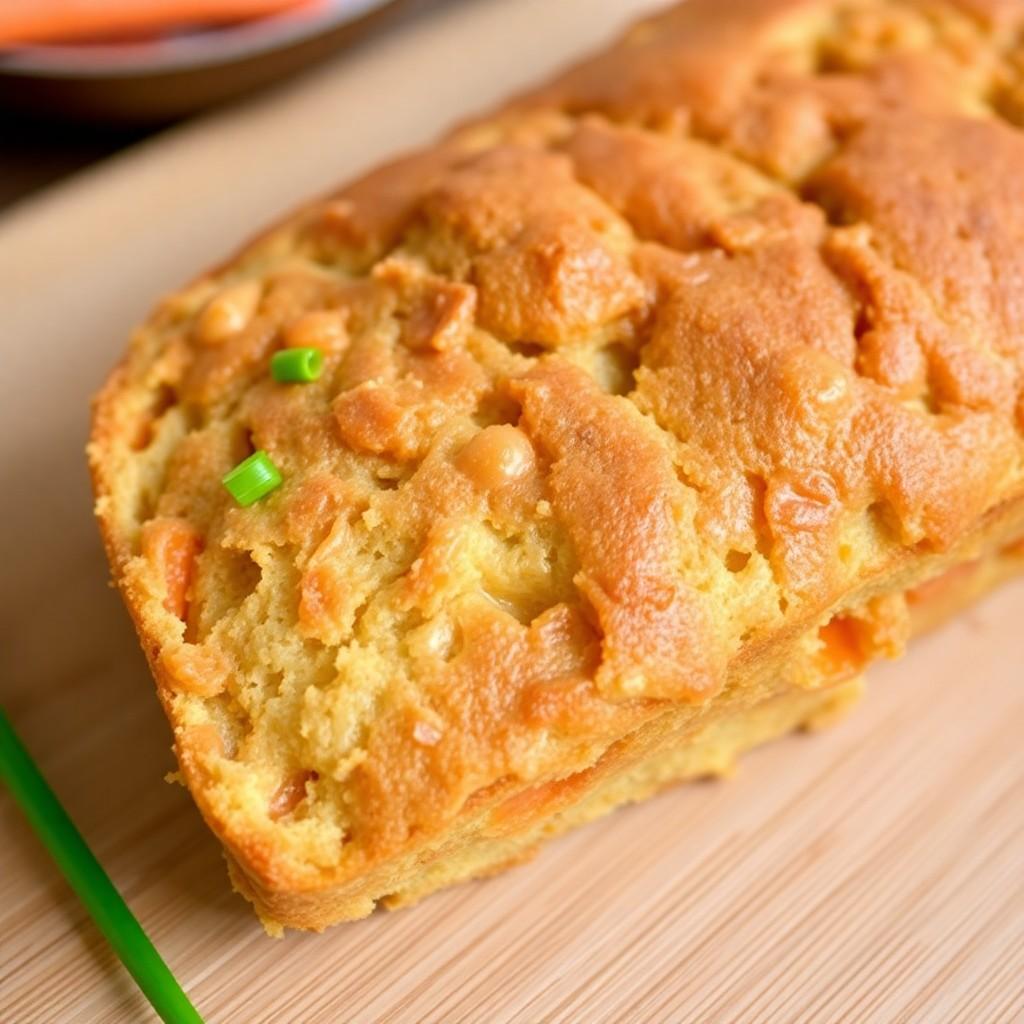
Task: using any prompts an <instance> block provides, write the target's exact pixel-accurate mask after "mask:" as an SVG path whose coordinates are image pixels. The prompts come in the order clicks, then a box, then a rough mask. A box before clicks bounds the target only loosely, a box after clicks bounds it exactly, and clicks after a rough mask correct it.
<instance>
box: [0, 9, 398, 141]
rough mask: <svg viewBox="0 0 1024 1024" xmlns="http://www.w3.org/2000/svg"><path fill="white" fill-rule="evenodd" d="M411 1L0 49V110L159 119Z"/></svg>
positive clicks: (298, 65) (350, 35) (354, 33)
mask: <svg viewBox="0 0 1024 1024" xmlns="http://www.w3.org/2000/svg"><path fill="white" fill-rule="evenodd" d="M411 2H413V0H323V2H321V3H319V4H317V5H315V6H314V7H312V8H310V9H308V10H304V9H301V8H300V9H298V10H295V11H290V12H287V13H282V14H277V15H273V16H269V17H265V18H261V19H259V20H255V21H248V22H243V23H241V24H235V25H227V26H222V27H217V28H204V29H201V30H196V31H190V32H181V33H177V34H170V35H164V36H160V37H158V38H156V39H148V40H145V41H139V42H135V41H132V42H124V43H89V44H82V45H56V44H54V45H47V46H19V47H16V48H12V49H8V50H0V107H3V108H4V109H5V110H6V111H8V112H11V113H14V114H18V115H21V116H23V117H26V116H27V117H35V116H40V117H57V118H60V119H61V120H65V121H67V120H72V121H85V122H103V123H105V124H108V125H110V124H118V125H122V126H141V125H155V124H160V123H165V122H168V121H172V120H175V119H177V118H180V117H184V116H186V115H188V114H192V113H195V112H196V111H198V110H200V109H202V108H204V107H208V106H212V105H213V104H215V103H220V102H222V101H224V100H229V99H233V98H235V97H237V96H241V95H244V94H245V93H248V92H250V91H251V90H253V89H258V88H259V87H261V86H263V85H267V84H269V83H270V82H273V81H276V80H277V79H279V78H283V77H284V76H286V75H288V74H291V73H292V72H295V71H299V70H301V69H303V68H305V67H308V66H310V65H311V64H313V63H315V62H317V61H319V60H321V59H323V58H324V57H327V56H328V55H330V54H331V53H333V52H334V51H336V50H337V49H339V48H340V47H342V46H344V45H346V44H347V43H350V42H352V41H353V40H355V39H356V38H358V36H359V35H361V34H362V33H363V32H365V31H366V30H367V29H368V28H370V27H371V26H372V25H374V24H375V23H377V22H378V21H380V20H381V19H382V18H383V17H384V16H385V15H386V14H388V13H390V12H391V11H393V10H395V9H396V8H398V7H402V6H406V5H408V4H410V3H411Z"/></svg>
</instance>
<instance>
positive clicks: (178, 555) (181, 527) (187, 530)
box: [142, 518, 202, 622]
mask: <svg viewBox="0 0 1024 1024" xmlns="http://www.w3.org/2000/svg"><path fill="white" fill-rule="evenodd" d="M201 547H202V542H201V540H200V538H199V534H198V533H197V531H196V529H195V527H194V526H192V525H191V523H189V522H188V521H187V520H185V519H173V518H161V519H151V520H150V521H149V522H148V523H146V525H145V526H143V528H142V557H143V558H145V559H146V561H148V562H150V563H151V564H152V565H154V566H155V567H156V569H157V572H158V573H159V574H160V576H161V577H162V578H163V580H164V585H165V586H166V588H167V593H166V596H165V597H164V607H165V608H166V609H167V610H168V611H169V612H170V613H171V614H172V615H176V616H177V617H178V618H179V619H181V620H182V622H184V621H185V618H186V616H187V615H188V588H189V585H190V584H191V582H192V574H193V570H194V568H195V560H196V556H197V555H198V554H199V551H200V548H201Z"/></svg>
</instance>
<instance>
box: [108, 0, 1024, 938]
mask: <svg viewBox="0 0 1024 1024" xmlns="http://www.w3.org/2000/svg"><path fill="white" fill-rule="evenodd" d="M1022 26H1024V3H1019V2H1011V0H1002V2H1000V0H959V2H956V0H905V2H900V0H734V2H732V3H729V4H722V3H717V2H715V0H688V2H687V3H684V4H681V5H679V6H678V7H676V8H673V9H670V10H669V11H667V12H666V13H664V14H663V15H660V16H658V17H655V18H652V19H650V20H648V21H646V22H644V23H641V24H640V25H637V26H635V27H634V28H633V29H631V30H630V31H629V32H628V33H627V34H626V36H625V37H624V38H623V40H621V41H620V42H619V43H618V44H616V45H615V46H613V47H612V48H611V49H610V50H608V51H607V52H606V53H604V54H601V55H598V56H596V57H594V58H591V59H590V60H588V61H586V62H584V63H583V64H581V65H579V66H578V67H576V68H574V69H571V70H570V71H568V72H566V73H565V74H564V75H562V76H560V77H559V78H557V79H555V80H554V81H552V82H550V83H548V84H547V85H545V86H543V87H541V88H540V89H538V90H536V91H534V92H532V93H529V94H526V95H524V96H522V97H520V98H518V99H516V100H514V101H513V102H512V103H510V104H509V105H508V106H507V107H505V108H504V109H502V110H500V111H498V112H497V113H495V114H493V115H491V116H488V117H481V118H478V119H476V120H474V121H473V122H471V123H469V124H467V125H464V126H463V127H461V128H459V129H458V130H456V131H455V132H454V133H453V134H451V135H450V136H448V137H447V138H446V139H444V140H443V141H442V142H440V143H439V144H437V145H436V146H434V147H432V148H430V149H428V150H425V151H423V152H420V153H417V154H413V155H411V156H409V157H406V158H403V159H401V160H399V161H396V162H395V163H393V164H391V165H388V166H387V167H384V168H381V169H379V170H377V171H375V172H372V173H371V174H369V175H367V176H366V177H364V178H362V179H361V180H360V181H358V182H355V183H354V184H352V185H350V186H348V187H347V188H345V189H342V190H341V191H339V192H338V193H337V194H336V195H334V196H332V197H331V198H329V199H327V200H324V201H322V202H318V203H313V204H311V205H310V206H308V207H306V208H304V209H303V210H301V211H299V212H298V213H297V214H296V215H295V216H294V217H293V218H291V219H289V220H287V221H285V222H284V223H282V224H281V225H279V226H278V227H277V228H274V229H272V230H270V231H269V232H267V233H265V234H264V235H262V236H261V237H260V238H259V239H257V240H256V241H255V242H253V243H251V244H250V245H249V246H248V247H246V248H245V249H243V250H242V251H241V252H240V253H239V254H238V256H237V257H236V258H235V259H234V260H233V261H231V262H229V263H228V264H225V265H224V266H223V267H221V268H219V269H218V270H216V271H215V272H212V273H211V274H209V275H207V276H205V277H202V278H200V279H199V280H197V281H196V282H194V283H193V284H192V285H190V286H189V287H188V288H186V289H183V290H182V291H181V292H179V293H177V294H176V295H174V296H171V297H170V298H168V299H166V300H165V301H164V302H163V303H162V304H161V305H160V307H158V309H157V310H156V311H155V312H154V313H153V315H152V316H151V317H150V319H149V320H148V322H147V323H146V324H145V325H144V326H143V327H142V328H140V330H139V331H138V333H137V335H136V337H135V339H134V340H133V343H132V346H131V349H130V351H129V353H128V356H127V357H126V359H125V361H124V362H123V363H122V365H121V366H120V367H119V368H118V369H117V370H116V371H115V372H114V373H113V374H112V376H111V378H110V380H109V381H108V383H107V385H106V387H105V388H104V390H103V392H102V393H101V394H100V396H99V397H98V399H97V401H96V406H95V418H94V426H93V435H92V441H91V445H90V462H91V467H92V473H93V479H94V483H95V488H96V493H97V499H98V500H97V513H98V516H99V520H100V526H101V530H102V533H103V537H104V541H105V543H106V546H107V550H108V553H109V555H110V560H111V564H112V566H113V568H114V574H115V578H116V579H117V582H118V584H119V586H120V588H121V590H122V593H123V594H124V596H125V600H126V603H127V605H128V607H129V610H130V612H131V614H132V616H133V618H134V620H135V623H136V626H137V628H138V631H139V635H140V638H141V640H142V643H143V646H144V649H145V650H146V653H147V656H148V657H149V659H150V662H151V664H152V666H153V670H154V673H155V675H156V678H157V682H158V688H159V692H160V697H161V700H162V701H163V703H164V706H165V709H166V710H167V713H168V716H169V718H170V720H171V722H172V724H173V726H174V730H175V743H176V749H177V752H178V757H179V760H180V763H181V767H182V773H183V776H184V777H185V779H186V781H187V783H188V785H189V788H190V789H191V791H192V793H193V795H194V797H195V799H196V802H197V804H198V805H199V807H200V809H201V811H202V813H203V814H204V816H205V817H206V819H207V820H208V822H209V823H210V825H211V827H212V828H213V829H214V830H215V831H216V832H217V834H218V835H219V836H220V838H221V839H222V840H223V841H224V843H225V845H226V847H227V849H228V851H229V854H230V857H231V860H232V863H233V868H232V871H233V875H234V877H235V879H236V883H237V884H238V885H239V887H240V888H241V889H243V891H245V892H246V893H247V894H248V895H249V896H250V898H252V899H253V900H254V901H255V902H256V904H257V907H258V909H260V911H261V913H262V914H263V915H264V917H265V919H266V920H267V921H268V922H270V923H271V924H273V922H275V921H276V922H283V923H285V924H288V925H292V926H296V927H323V926H324V925H326V924H328V923H330V922H331V921H332V920H337V919H341V918H345V917H353V916H360V915H361V914H364V913H368V912H369V910H370V909H372V907H373V905H374V903H375V902H376V901H377V900H379V899H381V898H384V897H386V896H388V895H389V894H392V895H393V896H394V900H393V901H397V902H401V901H403V900H406V899H411V898H415V895H416V894H420V895H421V894H423V893H424V892H427V891H430V889H432V888H436V887H437V886H438V885H442V884H446V882H447V881H450V880H452V879H454V878H457V877H464V876H467V875H470V874H479V873H483V872H486V871H487V870H489V869H491V868H492V867H494V866H495V865H497V864H499V863H504V862H505V861H508V860H510V859H514V858H519V857H522V856H523V855H524V854H525V851H526V850H527V848H528V846H529V845H530V844H533V843H536V842H537V841H539V839H540V838H541V837H542V835H543V834H544V833H545V830H547V831H549V832H550V831H552V830H554V828H555V825H554V824H553V822H554V820H555V818H557V819H558V821H565V822H568V821H575V820H583V819H584V818H585V817H587V816H588V815H591V814H592V813H598V812H599V811H600V810H602V809H607V807H610V806H614V804H615V803H616V802H621V800H624V799H631V798H635V797H636V796H637V795H640V794H643V793H646V792H648V791H653V789H652V786H653V783H650V785H649V782H650V772H653V771H654V770H655V769H654V768H653V767H651V766H654V765H658V766H660V767H658V769H657V772H660V773H662V774H660V775H659V776H658V777H659V778H660V779H661V780H662V784H663V783H664V782H667V781H668V780H669V778H674V777H683V776H685V775H687V773H690V774H692V772H693V771H694V770H713V768H708V767H707V766H708V765H712V766H714V765H717V764H719V762H720V761H721V759H722V757H724V756H726V755H722V754H721V751H722V750H725V749H728V750H729V751H732V752H735V751H737V750H740V749H742V748H743V747H744V746H746V745H749V743H750V742H754V741H755V740H756V739H758V738H760V737H763V736H766V735H769V734H771V733H772V732H773V730H774V731H778V729H779V728H783V727H791V726H792V725H793V724H794V723H795V722H799V721H804V720H807V719H808V718H810V717H813V716H814V715H817V714H818V713H819V712H820V711H821V708H820V707H818V705H819V704H823V703H827V702H828V698H827V695H826V696H822V697H821V700H820V701H816V702H813V701H812V702H809V703H804V702H802V700H803V697H802V695H806V694H807V693H817V692H818V691H819V690H822V688H827V687H829V686H838V685H840V684H841V683H843V681H844V680H847V679H849V678H850V677H851V676H853V675H855V674H856V673H858V672H859V671H860V670H861V668H863V666H864V665H865V664H866V663H867V662H868V661H870V660H872V659H873V658H875V657H878V656H883V655H885V656H889V655H892V654H894V653H897V652H898V650H899V648H900V646H901V645H902V642H903V640H904V639H905V636H906V631H907V625H906V616H905V614H904V610H905V609H904V606H905V602H904V599H903V596H902V595H903V592H904V591H906V590H907V589H908V588H910V587H913V586H915V585H916V584H918V583H920V582H921V581H922V580H924V579H925V578H927V577H928V576H931V575H934V574H936V573H939V572H941V571H943V570H945V569H947V568H948V567H949V566H951V565H954V564H956V563H958V562H960V561H964V560H968V559H971V558H974V557H976V556H977V555H978V554H979V553H980V552H983V551H988V550H990V549H991V550H995V549H997V548H1000V547H1002V546H1004V545H1005V544H1006V543H1007V542H1009V541H1010V540H1012V539H1013V538H1014V537H1016V536H1019V535H1020V533H1021V532H1022V531H1024V441H1022V434H1024V305H1022V304H1024V298H1022V296H1024V244H1022V243H1024V200H1022V199H1021V198H1020V195H1021V194H1020V189H1019V168H1020V166H1022V165H1024V137H1022V135H1021V133H1020V131H1019V129H1018V127H1017V125H1018V124H1020V123H1024V114H1022V112H1024V99H1022V97H1024V85H1022V83H1024V49H1022V48H1021V47H1020V45H1019V43H1017V42H1015V40H1017V39H1018V37H1019V30H1020V28H1021V27H1022ZM283 345H312V346H315V347H317V348H320V349H321V350H322V352H323V354H324V364H325V372H324V374H323V377H322V378H321V379H320V380H319V381H317V382H316V383H312V384H305V385H281V384H276V383H274V382H273V381H272V380H271V379H270V378H269V375H268V372H267V367H268V362H269V359H270V356H271V354H272V353H273V352H274V351H275V350H276V349H277V348H279V347H281V346H283ZM252 448H265V449H266V450H268V451H269V452H270V453H271V455H272V457H273V459H274V461H275V462H276V464H277V465H278V466H279V467H280V469H281V471H282V474H283V476H284V484H283V485H282V487H281V488H280V489H279V490H278V491H276V492H275V493H274V494H272V495H270V496H269V497H268V498H266V499H264V500H263V501H261V502H259V503H257V504H256V505H254V506H252V507H250V508H247V509H241V508H237V507H234V506H233V504H232V502H231V500H230V498H229V497H228V495H227V494H226V492H225V491H224V490H223V488H222V487H221V485H220V482H219V481H220V477H221V475H222V474H223V473H224V472H225V471H226V470H227V469H228V468H230V466H231V465H233V464H234V463H235V462H237V461H238V460H239V459H240V458H242V457H244V455H245V454H247V453H248V452H249V451H250V450H251V449H252ZM1005 560H1006V559H1005V558H1004V561H1005ZM1010 561H1011V562H1012V563H1013V564H1014V565H1016V564H1017V563H1016V561H1014V560H1013V559H1010ZM819 696H820V695H819ZM773 701H774V702H776V703H772V702H773ZM812 704H814V705H815V706H814V707H812V706H811V705H812ZM782 707H785V708H787V709H789V710H788V711H787V712H786V713H785V714H782V712H778V713H776V712H775V711H773V710H772V709H774V708H782ZM760 708H765V709H767V710H764V711H759V710H758V709H760ZM769 720H770V721H771V722H773V723H774V725H772V726H771V728H768V727H767V726H764V725H763V723H764V722H766V721H769ZM730 721H731V722H733V723H734V724H733V726H731V728H733V729H734V730H735V732H734V733H733V734H730V738H729V741H728V743H724V741H723V743H724V745H722V744H719V745H717V746H716V745H715V744H712V745H711V746H710V747H709V746H707V745H706V744H705V739H701V737H706V735H707V733H706V730H707V729H710V728H712V726H714V728H716V729H718V728H721V729H725V728H727V723H728V722H730ZM755 722H757V723H762V724H758V725H756V726H755V725H754V724H753V723H755ZM715 723H725V724H721V725H719V724H715ZM743 723H750V724H749V729H748V730H747V731H746V732H744V729H747V726H746V725H744V724H743ZM716 743H717V741H716ZM687 744H692V745H693V749H694V750H695V751H696V750H698V749H699V750H701V751H705V753H706V754H707V759H706V760H705V761H702V760H700V757H698V756H697V755H696V754H694V758H695V760H692V761H687V762H686V763H685V764H684V763H683V762H681V761H679V760H678V758H677V755H676V754H674V753H673V751H675V750H677V749H678V750H684V749H688V748H687ZM702 744H703V745H702ZM708 751H711V752H710V753H708ZM715 751H718V753H715ZM680 756H681V755H680ZM703 756H704V755H703V754H702V755H701V757H703ZM728 756H732V755H731V754H729V755H728ZM716 758H718V760H716ZM644 766H647V767H644ZM701 766H703V767H701ZM645 773H647V774H645ZM568 780H571V781H568ZM629 780H632V781H629ZM630 786H632V787H633V788H632V789H631V788H629V787H630ZM645 787H646V788H645ZM654 788H656V787H654ZM598 792H600V793H601V794H603V795H601V796H600V797H598V796H596V795H595V794H597V793H598ZM572 807H579V808H584V807H586V808H589V810H586V811H585V812H584V811H583V810H580V811H579V816H578V817H577V818H573V814H575V813H576V812H575V811H571V812H570V810H569V808H572ZM546 823H547V824H546ZM549 824H550V827H549ZM559 827H562V826H559ZM460 858H461V860H460Z"/></svg>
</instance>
